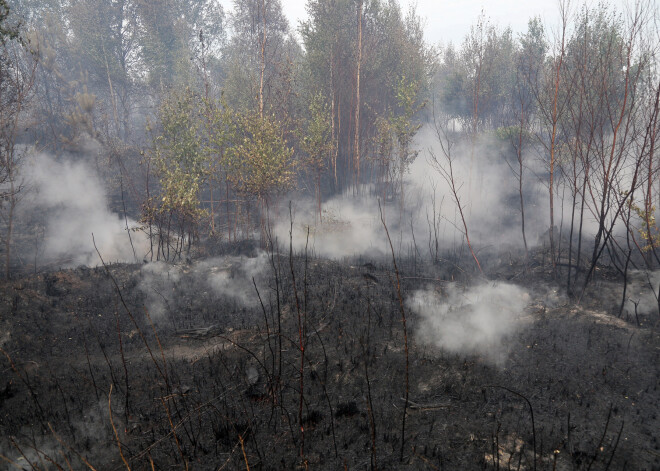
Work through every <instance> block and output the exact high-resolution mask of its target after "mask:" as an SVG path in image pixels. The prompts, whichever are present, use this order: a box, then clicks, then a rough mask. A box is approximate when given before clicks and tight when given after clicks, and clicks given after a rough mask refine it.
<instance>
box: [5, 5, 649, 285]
mask: <svg viewBox="0 0 660 471" xmlns="http://www.w3.org/2000/svg"><path fill="white" fill-rule="evenodd" d="M306 8H307V12H308V19H307V20H305V21H304V22H302V23H301V24H299V25H298V26H297V27H296V26H292V25H290V24H289V23H288V21H287V19H286V18H285V16H284V14H283V12H282V5H281V2H280V0H235V1H234V2H233V5H232V9H231V10H230V11H224V10H223V8H222V7H221V6H220V4H219V3H218V2H216V1H213V0H203V1H196V2H191V1H189V0H111V1H108V0H3V1H2V3H0V25H2V26H1V29H0V31H1V34H2V48H3V49H2V51H3V52H2V65H3V67H2V75H1V76H0V80H1V81H2V82H1V84H0V87H1V88H0V89H1V90H2V99H3V100H7V101H6V102H4V101H3V107H2V110H3V111H2V116H1V118H0V119H2V123H3V126H2V130H3V131H2V132H3V136H2V137H3V144H2V148H1V150H2V157H3V162H2V171H3V180H4V182H5V184H4V185H3V192H4V194H5V197H4V200H5V201H6V202H8V203H5V204H4V205H3V213H5V221H11V220H12V214H11V208H12V206H13V203H12V201H13V200H14V199H15V198H14V195H16V194H17V193H18V189H17V188H11V184H15V183H17V182H18V181H19V180H18V179H17V175H16V172H17V169H18V168H19V163H20V158H19V157H20V156H19V155H18V153H20V152H18V150H19V149H21V148H22V147H15V146H16V145H17V144H18V143H20V144H29V145H31V146H32V147H33V148H35V149H38V150H39V151H47V152H49V153H53V154H55V155H63V154H67V155H74V156H76V155H77V156H79V158H90V157H89V156H90V155H92V154H93V155H95V156H96V161H97V164H98V163H99V162H100V163H101V164H102V166H104V167H105V168H107V169H110V170H108V172H109V173H108V174H109V175H111V177H112V181H114V182H115V185H117V182H118V181H119V183H120V184H121V185H122V190H123V187H124V186H126V188H127V189H128V191H127V194H128V195H129V197H130V202H131V204H132V207H133V209H134V211H135V212H139V213H140V218H141V221H142V224H143V229H144V230H145V231H147V232H148V233H149V235H150V236H151V240H152V251H151V255H152V256H153V257H154V258H165V259H172V258H176V257H178V256H180V255H181V254H182V253H183V252H184V251H185V250H186V249H187V247H190V245H191V244H194V243H196V241H197V240H199V239H200V237H207V236H209V235H212V236H215V237H219V238H222V239H224V240H237V239H240V238H242V237H246V236H251V235H252V234H253V233H254V232H255V230H257V231H258V229H259V228H261V233H262V234H263V233H264V230H265V217H266V214H267V213H268V211H269V208H270V207H271V206H272V205H273V204H274V203H275V202H276V200H277V198H278V197H279V196H280V195H282V194H284V193H285V192H288V191H292V190H297V191H302V192H306V193H308V194H309V195H311V196H313V197H314V199H315V201H316V206H317V212H318V218H319V220H320V221H321V222H322V217H323V214H322V211H321V204H322V201H323V200H324V199H325V198H328V197H330V196H332V195H335V194H346V193H354V194H359V193H361V192H371V193H375V194H376V195H378V196H379V197H380V198H381V199H382V200H383V201H386V202H387V201H396V202H397V203H398V204H400V208H401V211H402V212H403V211H404V210H405V204H404V203H405V196H404V193H405V178H406V174H407V171H408V169H409V166H410V165H411V163H412V162H413V161H414V160H415V159H416V158H418V155H419V153H420V150H422V149H420V148H418V147H417V146H416V145H415V137H416V135H417V133H418V131H419V129H420V128H421V127H422V126H423V125H425V124H426V125H428V126H429V127H430V128H432V129H434V130H435V131H436V133H435V134H436V136H437V139H438V141H439V143H440V144H441V148H442V149H443V152H441V153H440V154H439V155H436V156H435V157H436V158H435V159H434V160H435V164H436V166H437V168H438V169H439V170H440V172H441V174H442V175H443V176H446V177H448V178H449V179H450V180H451V179H453V178H454V177H453V175H452V172H450V171H448V170H450V167H451V163H452V161H453V159H468V158H469V159H473V158H474V155H467V156H466V155H460V156H459V155H453V154H452V153H451V149H452V148H455V147H452V146H453V144H455V143H462V144H464V145H466V146H467V148H468V149H471V151H470V152H468V153H469V154H470V153H471V154H473V153H474V152H475V149H476V148H477V142H478V139H481V138H483V137H484V136H486V137H488V138H489V139H493V140H494V141H496V142H499V143H500V144H505V147H506V148H507V149H508V151H507V152H506V155H504V156H493V158H502V159H505V160H506V161H507V163H508V165H509V166H510V168H511V170H512V175H513V176H514V177H515V179H516V181H517V184H518V187H519V188H518V190H519V191H518V193H519V211H520V216H521V218H520V222H521V241H522V244H523V246H524V247H525V250H527V246H528V241H527V238H528V237H527V234H526V233H525V196H526V195H525V192H524V191H523V186H524V181H525V179H527V178H530V176H529V170H528V169H529V166H530V161H531V160H535V161H537V162H541V163H542V165H543V169H544V170H543V174H542V175H541V176H540V177H539V176H538V175H536V177H537V178H541V179H542V180H543V182H544V184H545V187H546V189H547V206H548V214H549V220H548V228H551V229H550V230H549V237H550V251H551V253H552V257H551V259H552V264H553V266H554V267H555V270H557V271H560V270H564V271H565V273H566V274H567V275H568V289H569V290H570V291H571V292H574V291H576V290H577V291H579V286H578V285H579V283H578V280H580V283H585V282H586V281H587V280H588V279H589V278H590V277H591V275H592V273H593V270H594V269H595V267H596V265H597V264H598V263H599V261H602V260H603V259H604V257H607V259H608V260H609V261H610V262H611V263H613V264H614V265H615V266H616V267H618V268H619V269H621V270H622V271H624V270H627V267H628V266H629V265H630V264H640V263H641V264H645V265H646V266H653V265H657V264H658V262H660V257H659V256H660V251H659V250H658V247H657V246H658V243H659V240H658V229H657V226H656V222H655V212H656V203H657V199H658V195H659V194H660V193H659V190H660V189H659V188H658V178H657V172H658V158H657V157H656V155H655V148H656V144H657V140H658V134H657V114H658V97H659V96H660V80H659V78H658V77H659V76H658V71H657V49H658V43H659V33H658V28H657V21H656V20H657V6H655V5H654V4H653V3H652V2H647V3H645V2H637V3H635V5H631V6H630V8H629V9H628V10H627V11H625V12H620V11H617V10H616V9H614V8H613V7H610V6H607V5H597V6H594V7H589V6H579V5H578V6H573V7H572V8H569V4H568V3H567V2H559V3H558V9H559V12H560V15H559V18H560V19H559V23H558V24H554V25H544V24H543V23H542V22H541V20H540V19H539V18H532V19H530V21H529V24H528V28H527V31H525V32H523V33H520V34H514V33H513V32H512V31H511V30H510V29H503V28H500V27H498V26H496V25H493V24H491V23H490V22H489V21H488V19H487V17H485V15H483V14H482V15H481V16H480V17H479V18H477V19H476V22H475V24H474V25H473V26H472V27H471V28H470V30H469V31H468V32H467V34H466V36H465V38H464V40H463V41H462V42H461V43H459V44H456V45H454V44H448V45H444V46H442V45H437V46H431V45H429V44H427V43H426V42H425V41H424V19H422V18H420V16H419V15H418V14H417V12H416V11H415V10H414V9H411V10H409V11H407V12H406V11H402V9H401V7H400V5H399V4H398V2H397V1H396V0H308V2H307V5H306ZM426 27H433V24H432V23H430V24H428V25H427V26H426ZM5 103H6V104H5ZM6 123H14V126H13V128H12V127H11V126H8V125H7V124H6ZM19 123H20V124H19ZM112 181H111V182H112ZM453 183H454V188H455V189H457V190H459V189H460V186H461V183H462V182H453ZM503 184H504V183H503ZM450 193H451V192H450ZM459 193H460V191H456V192H454V195H453V196H451V195H449V196H451V198H452V199H455V202H456V203H457V204H458V205H459V206H460V194H459ZM566 195H569V196H566ZM558 198H561V202H558ZM567 202H568V203H567ZM560 207H561V210H560ZM566 207H567V208H568V210H567V211H566V210H565V208H566ZM566 213H568V214H566ZM587 220H589V221H592V220H593V221H596V229H595V232H594V233H593V234H591V233H585V231H584V230H583V229H584V226H585V223H586V221H587ZM618 223H623V226H624V227H625V228H626V229H625V230H624V231H623V232H622V233H619V232H617V230H615V227H617V224H618ZM6 225H7V230H6V231H5V232H6V234H7V236H6V237H5V241H6V257H7V263H6V266H7V267H9V253H10V245H11V242H10V241H11V230H12V229H11V222H9V223H8V224H6ZM555 226H559V227H558V231H559V232H558V233H563V232H564V233H567V234H568V237H567V240H568V242H567V243H564V244H563V245H562V240H563V239H562V238H560V237H558V236H557V235H556V231H555V230H554V227H555ZM464 236H465V237H466V239H468V240H469V237H468V227H467V225H466V224H464ZM566 245H568V246H566ZM475 260H476V257H475ZM477 263H478V261H477Z"/></svg>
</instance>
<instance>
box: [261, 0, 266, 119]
mask: <svg viewBox="0 0 660 471" xmlns="http://www.w3.org/2000/svg"><path fill="white" fill-rule="evenodd" d="M261 17H262V22H263V23H262V26H263V32H262V39H261V76H260V79H259V117H261V118H262V119H263V117H264V74H265V72H266V0H261Z"/></svg>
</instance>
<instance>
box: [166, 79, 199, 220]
mask: <svg viewBox="0 0 660 471" xmlns="http://www.w3.org/2000/svg"><path fill="white" fill-rule="evenodd" d="M200 110H201V100H200V98H199V96H198V95H196V94H195V93H194V92H192V91H191V90H190V89H188V88H186V89H184V90H183V91H181V92H178V93H173V94H171V95H170V96H168V97H167V99H166V100H165V101H164V102H163V105H162V106H161V108H160V111H159V121H160V127H161V134H160V135H158V136H157V137H155V139H154V150H153V157H154V165H155V169H156V172H157V175H158V178H159V182H160V195H159V196H158V201H157V203H156V204H155V205H154V206H155V211H156V212H157V213H159V214H168V215H174V216H176V217H177V218H178V219H179V221H180V222H181V223H187V224H193V225H194V224H196V223H197V222H198V221H199V220H200V219H201V218H202V217H204V216H205V214H206V213H205V211H204V210H203V209H202V207H201V202H200V200H199V194H200V188H201V185H202V183H203V182H204V180H205V179H206V178H207V176H208V167H209V166H208V153H207V146H206V140H205V133H204V127H203V121H202V117H201V115H200Z"/></svg>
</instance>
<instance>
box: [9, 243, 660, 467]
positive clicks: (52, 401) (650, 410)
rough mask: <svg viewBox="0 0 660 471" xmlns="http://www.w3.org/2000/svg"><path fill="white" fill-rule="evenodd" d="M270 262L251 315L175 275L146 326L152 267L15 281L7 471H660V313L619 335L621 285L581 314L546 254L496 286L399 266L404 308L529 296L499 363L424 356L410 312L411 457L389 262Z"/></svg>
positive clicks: (609, 286)
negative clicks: (491, 295)
mask: <svg viewBox="0 0 660 471" xmlns="http://www.w3.org/2000/svg"><path fill="white" fill-rule="evenodd" d="M255 255H256V254H255V253H252V254H250V255H244V256H243V259H244V260H250V259H251V257H252V258H253V257H254V256H255ZM222 260H223V259H222V258H220V259H216V262H214V263H215V265H216V268H215V270H225V271H226V272H227V273H226V276H227V277H228V278H235V277H236V276H239V275H240V274H236V273H235V272H234V271H235V270H236V266H235V265H236V263H237V262H236V261H235V260H236V259H235V258H233V259H231V260H233V262H231V263H221V261H222ZM265 261H266V262H267V268H268V270H267V272H266V273H262V274H261V277H260V278H259V277H255V279H254V286H252V287H251V290H252V296H253V298H252V302H249V303H247V304H246V303H245V302H244V301H239V300H238V299H237V298H236V297H234V296H232V295H222V294H218V293H217V292H213V291H211V290H208V289H206V288H204V286H203V285H202V284H201V283H200V278H199V276H198V275H196V276H193V272H194V266H195V262H191V263H190V264H182V265H178V266H176V267H175V268H176V270H177V273H178V275H177V276H172V277H171V280H172V283H170V284H166V285H162V286H161V288H160V289H163V290H166V292H160V293H156V294H158V295H160V296H162V298H163V299H164V300H165V301H166V302H164V303H163V304H162V305H161V307H162V312H160V313H158V314H157V313H152V315H151V316H149V317H148V316H147V314H146V313H145V309H144V307H145V306H149V296H150V295H149V294H148V293H147V292H146V291H145V289H144V285H143V284H141V283H143V280H144V278H145V269H144V267H145V266H144V265H143V266H141V265H124V264H115V265H110V266H108V267H107V270H106V269H104V268H103V267H99V268H93V269H90V268H78V269H71V270H62V271H57V272H49V273H43V274H35V275H31V276H24V277H22V278H20V279H15V280H11V281H3V282H2V284H1V285H0V299H1V301H2V307H1V313H2V314H1V317H0V323H1V325H0V332H2V337H1V338H0V347H2V351H3V353H4V355H2V357H1V359H0V367H1V368H2V371H3V375H2V380H1V383H0V437H2V438H0V450H1V453H2V455H3V456H2V460H3V461H4V462H5V465H6V466H7V467H8V468H10V469H11V468H17V469H91V468H92V466H93V467H94V469H99V470H101V469H104V470H105V469H108V470H111V469H128V468H129V467H130V469H134V470H137V469H152V467H153V468H155V469H246V468H247V467H248V466H249V469H265V470H266V469H297V468H305V467H307V468H310V469H404V468H406V469H431V470H432V469H448V470H450V469H630V470H632V469H640V470H641V469H647V470H651V469H658V468H660V443H659V442H658V434H657V430H659V429H660V418H659V416H658V414H659V413H660V410H659V407H660V401H659V398H660V391H659V389H658V387H659V385H658V378H659V377H660V371H659V368H660V366H659V365H660V333H659V332H658V318H657V313H654V314H643V313H641V314H639V315H638V316H637V317H635V316H634V315H626V316H623V318H619V317H618V316H617V315H616V313H617V312H618V303H619V296H620V290H621V284H620V282H619V281H618V280H617V279H616V277H614V276H609V275H608V273H607V272H606V270H604V269H603V270H599V271H598V278H597V279H596V280H595V281H594V282H593V283H592V284H591V288H590V289H591V291H590V292H587V293H586V295H585V297H584V298H583V300H582V303H581V304H580V305H579V306H577V305H576V304H575V302H572V301H569V300H568V299H567V298H566V297H564V296H563V295H562V294H561V293H562V288H561V287H560V286H559V285H558V284H556V283H555V282H553V281H552V278H551V276H550V272H549V269H548V267H544V265H543V257H542V253H541V252H538V253H536V254H535V256H534V257H533V260H532V262H531V263H530V266H531V268H528V269H527V270H524V269H523V268H524V267H523V265H522V264H521V263H518V262H514V261H512V260H509V259H507V260H506V261H500V262H499V263H497V261H491V262H490V263H489V266H491V267H494V269H492V270H491V272H490V273H489V274H488V277H489V280H488V281H484V280H483V279H482V280H479V279H477V278H473V279H471V280H470V279H468V277H467V276H466V275H465V274H464V272H462V271H460V270H459V269H458V268H457V267H456V265H452V264H450V263H447V262H445V263H442V264H440V265H435V266H429V265H423V264H420V263H419V262H417V263H415V262H413V261H402V262H401V266H400V267H399V269H400V277H401V288H402V292H403V297H404V298H407V297H408V296H409V295H410V293H412V292H413V291H414V290H417V289H419V288H425V289H428V290H430V291H432V292H435V293H436V294H437V295H438V296H439V297H440V298H442V297H443V296H446V293H447V290H448V287H449V286H450V285H453V286H454V288H453V289H467V287H469V286H473V285H475V284H479V283H490V284H497V283H500V282H504V281H507V280H509V282H511V281H515V282H516V283H517V284H518V285H520V286H521V287H523V288H524V289H525V290H526V292H527V293H529V297H528V298H526V299H525V308H524V312H523V313H522V315H521V316H520V318H519V319H517V322H518V326H519V328H518V329H517V330H516V331H515V332H514V333H512V334H511V335H509V336H507V337H506V339H505V342H504V346H505V348H504V349H503V350H502V351H500V352H499V353H498V356H497V357H496V358H492V357H489V356H488V355H476V354H473V355H469V354H467V355H466V354H452V353H447V352H446V351H444V350H443V349H442V348H438V347H437V346H434V345H430V344H428V343H422V342H420V341H419V338H420V337H419V335H418V334H419V329H420V328H423V324H422V320H421V319H420V317H419V316H418V315H416V314H415V312H414V310H411V309H408V308H407V307H406V311H405V312H406V315H407V328H408V337H409V338H408V340H409V346H410V349H409V374H410V381H409V384H410V386H409V401H408V406H407V409H406V423H405V435H404V439H405V440H404V443H403V447H402V417H403V413H404V405H405V395H406V391H405V371H406V366H405V362H406V357H405V352H404V338H403V330H402V319H401V312H400V304H399V299H398V296H397V294H396V289H395V286H396V273H395V272H394V271H393V270H392V269H391V264H390V263H387V260H386V259H383V260H382V261H377V260H353V261H344V262H336V261H329V260H324V259H319V258H314V257H311V256H309V257H305V256H304V255H302V254H300V255H298V256H294V257H292V259H290V258H289V254H279V255H278V254H277V253H274V254H268V255H267V256H266V257H265ZM225 262H226V260H225ZM232 263H233V265H232ZM211 269H213V267H211ZM292 274H293V275H294V276H295V278H294V276H292ZM115 283H116V284H115ZM294 286H295V287H294ZM640 286H641V285H640ZM255 287H256V289H255ZM151 289H152V290H153V291H158V288H156V287H154V286H151ZM301 338H302V344H303V347H304V358H303V359H302V371H303V376H302V380H301V376H300V372H301V350H302V349H301V348H300V342H301V340H300V339H301ZM301 386H302V393H301ZM301 404H302V406H301ZM532 417H533V419H532ZM301 426H302V427H301ZM402 450H403V458H401V451H402ZM5 465H3V466H5Z"/></svg>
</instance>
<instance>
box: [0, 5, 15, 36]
mask: <svg viewBox="0 0 660 471" xmlns="http://www.w3.org/2000/svg"><path fill="white" fill-rule="evenodd" d="M8 20H9V4H8V3H7V0H0V44H5V43H6V42H7V41H11V40H13V39H17V38H18V35H19V25H15V24H9V21H8Z"/></svg>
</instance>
